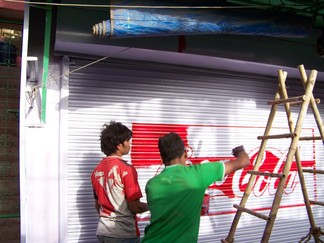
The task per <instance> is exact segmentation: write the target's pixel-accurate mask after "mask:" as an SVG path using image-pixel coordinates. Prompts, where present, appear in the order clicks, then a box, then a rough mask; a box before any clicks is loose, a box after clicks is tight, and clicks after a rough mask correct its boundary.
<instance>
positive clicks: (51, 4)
mask: <svg viewBox="0 0 324 243" xmlns="http://www.w3.org/2000/svg"><path fill="white" fill-rule="evenodd" d="M4 1H5V2H13V3H25V4H32V5H48V6H62V7H87V8H148V9H240V8H268V6H264V5H249V6H172V5H169V6H168V5H166V6H164V5H154V6H153V5H111V4H78V3H47V2H46V3H45V2H29V1H23V0H4ZM269 7H270V6H269Z"/></svg>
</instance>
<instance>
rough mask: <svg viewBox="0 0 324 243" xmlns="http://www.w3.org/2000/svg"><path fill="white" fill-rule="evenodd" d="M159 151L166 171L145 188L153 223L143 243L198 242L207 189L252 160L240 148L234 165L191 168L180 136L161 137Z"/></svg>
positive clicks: (236, 152) (207, 164) (232, 163)
mask: <svg viewBox="0 0 324 243" xmlns="http://www.w3.org/2000/svg"><path fill="white" fill-rule="evenodd" d="M159 150H160V156H161V160H162V162H163V164H164V165H165V169H164V170H163V171H162V172H161V173H160V174H159V175H157V176H155V177H153V178H152V179H150V180H149V181H148V183H147V184H146V187H145V192H146V196H147V202H148V206H149V210H150V212H151V220H150V224H149V225H148V226H146V228H145V232H144V233H145V235H144V238H143V239H142V241H141V242H142V243H151V242H152V243H159V242H163V243H182V242H183V243H192V242H197V240H198V233H199V223H200V212H201V206H202V201H203V197H204V195H205V191H206V189H207V188H208V187H209V186H210V185H211V184H212V183H214V182H216V181H221V180H223V178H224V176H225V175H228V174H230V173H233V172H235V171H236V170H239V169H242V168H244V167H246V166H248V165H249V164H250V158H249V156H248V155H247V153H246V152H245V151H244V148H243V146H239V147H236V148H234V149H233V155H234V156H235V157H236V159H235V160H232V161H230V162H227V163H223V162H215V163H204V164H196V165H190V166H187V165H186V159H187V154H186V152H185V147H184V143H183V141H182V139H181V137H180V136H179V135H178V134H176V133H169V134H167V135H165V136H163V137H161V138H160V139H159Z"/></svg>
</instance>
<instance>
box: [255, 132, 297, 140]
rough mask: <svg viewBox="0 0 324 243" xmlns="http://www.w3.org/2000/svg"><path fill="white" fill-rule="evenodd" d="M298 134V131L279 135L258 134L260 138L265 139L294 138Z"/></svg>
mask: <svg viewBox="0 0 324 243" xmlns="http://www.w3.org/2000/svg"><path fill="white" fill-rule="evenodd" d="M296 136H297V135H296V133H285V134H278V135H266V136H258V139H259V140H264V139H277V138H293V137H296Z"/></svg>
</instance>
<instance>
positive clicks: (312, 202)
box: [309, 200, 324, 206]
mask: <svg viewBox="0 0 324 243" xmlns="http://www.w3.org/2000/svg"><path fill="white" fill-rule="evenodd" d="M309 202H310V203H311V204H316V205H320V206H324V203H323V202H317V201H312V200H309Z"/></svg>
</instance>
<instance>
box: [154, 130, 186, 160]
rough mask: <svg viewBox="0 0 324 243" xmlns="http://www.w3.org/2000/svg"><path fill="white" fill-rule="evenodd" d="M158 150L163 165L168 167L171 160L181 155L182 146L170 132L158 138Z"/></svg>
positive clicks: (174, 134) (177, 136) (179, 139)
mask: <svg viewBox="0 0 324 243" xmlns="http://www.w3.org/2000/svg"><path fill="white" fill-rule="evenodd" d="M159 150H160V155H161V158H162V161H163V164H165V165H169V164H170V161H171V160H173V159H176V158H180V157H181V156H182V155H183V152H184V144H183V141H182V139H181V137H180V136H179V135H178V134H177V133H174V132H171V133H168V134H167V135H165V136H163V137H160V138H159Z"/></svg>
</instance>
